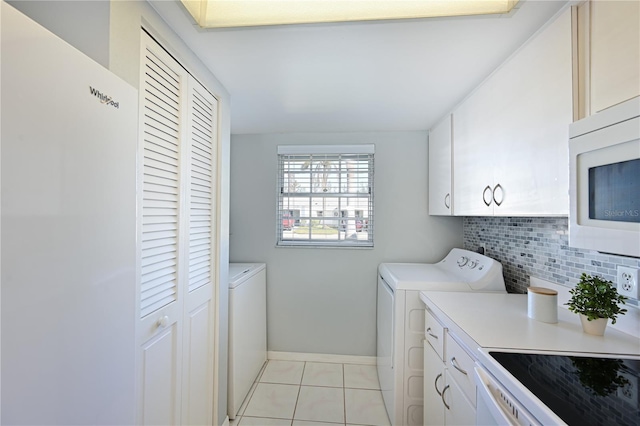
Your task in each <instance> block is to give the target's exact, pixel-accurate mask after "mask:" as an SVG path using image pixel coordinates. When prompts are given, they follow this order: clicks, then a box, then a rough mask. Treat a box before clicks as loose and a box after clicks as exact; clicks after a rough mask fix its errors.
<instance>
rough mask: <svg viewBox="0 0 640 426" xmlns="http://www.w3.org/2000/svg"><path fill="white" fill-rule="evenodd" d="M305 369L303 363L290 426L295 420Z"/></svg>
mask: <svg viewBox="0 0 640 426" xmlns="http://www.w3.org/2000/svg"><path fill="white" fill-rule="evenodd" d="M306 369H307V363H306V361H305V363H304V365H303V366H302V374H301V375H300V383H299V384H298V395H297V396H296V405H294V406H293V414H291V426H293V421H294V419H295V418H296V410H297V409H298V402H300V392H301V391H302V379H303V378H304V371H305V370H306Z"/></svg>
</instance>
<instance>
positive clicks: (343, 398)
mask: <svg viewBox="0 0 640 426" xmlns="http://www.w3.org/2000/svg"><path fill="white" fill-rule="evenodd" d="M345 374H346V373H345V371H344V364H342V401H343V404H344V424H345V426H346V425H347V391H346V386H347V378H346V377H345Z"/></svg>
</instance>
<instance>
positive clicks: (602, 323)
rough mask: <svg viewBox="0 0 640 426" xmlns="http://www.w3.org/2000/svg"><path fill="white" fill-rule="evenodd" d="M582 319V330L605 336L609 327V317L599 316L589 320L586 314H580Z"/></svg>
mask: <svg viewBox="0 0 640 426" xmlns="http://www.w3.org/2000/svg"><path fill="white" fill-rule="evenodd" d="M580 321H581V322H582V330H584V332H585V333H587V334H593V335H595V336H603V335H604V330H605V329H606V328H607V323H608V322H609V318H598V319H594V320H591V321H589V320H588V319H587V316H586V315H582V314H580Z"/></svg>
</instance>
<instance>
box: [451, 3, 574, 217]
mask: <svg viewBox="0 0 640 426" xmlns="http://www.w3.org/2000/svg"><path fill="white" fill-rule="evenodd" d="M572 99H573V98H572V61H571V11H570V10H569V9H567V10H566V11H565V12H564V13H563V14H561V15H560V16H559V17H558V18H557V19H556V20H555V21H554V22H552V23H550V24H549V25H548V26H547V27H546V28H544V29H543V30H542V31H541V32H540V33H538V34H537V35H536V36H535V37H534V38H532V39H531V40H529V41H528V42H527V43H526V44H525V45H524V46H523V47H522V48H521V49H520V50H519V51H518V52H516V53H515V54H514V55H513V56H512V57H511V58H510V59H509V60H507V61H506V62H505V63H504V64H503V65H502V66H501V67H500V68H499V69H498V70H497V71H496V72H495V73H494V74H493V75H492V76H491V77H489V78H488V79H487V80H486V81H485V82H484V83H483V84H482V85H481V86H480V87H479V88H478V89H477V90H476V91H475V92H474V94H473V95H472V96H470V97H469V98H468V99H467V100H466V101H465V102H464V103H463V104H462V105H461V106H460V107H459V108H458V109H457V110H456V111H455V112H454V115H455V120H454V131H453V139H454V144H453V146H454V149H453V155H454V167H453V172H454V194H455V196H456V200H455V202H456V206H455V214H456V215H502V216H514V215H516V216H520V215H533V216H536V215H566V214H568V210H569V198H568V194H567V188H568V160H569V159H568V150H567V143H568V142H567V141H568V138H569V131H568V129H569V124H570V123H571V122H572V119H573V112H572V107H573V106H572V102H573V101H572Z"/></svg>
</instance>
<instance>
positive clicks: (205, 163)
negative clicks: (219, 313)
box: [138, 32, 218, 425]
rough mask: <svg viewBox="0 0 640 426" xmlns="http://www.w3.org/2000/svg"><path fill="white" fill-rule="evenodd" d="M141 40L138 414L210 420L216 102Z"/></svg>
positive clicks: (157, 419)
mask: <svg viewBox="0 0 640 426" xmlns="http://www.w3.org/2000/svg"><path fill="white" fill-rule="evenodd" d="M142 39H143V47H142V72H141V90H140V93H141V117H142V118H141V123H142V124H141V126H142V129H141V132H142V143H141V145H142V148H141V149H142V154H141V156H140V160H141V169H142V173H141V178H140V179H141V185H142V191H141V198H140V200H139V202H140V205H141V206H142V207H141V212H142V217H141V223H140V228H141V231H140V232H141V234H140V241H141V243H140V244H141V247H140V250H139V252H140V254H141V256H140V259H141V260H140V277H141V282H140V292H139V293H140V299H139V300H140V323H139V325H140V328H139V333H138V338H139V340H138V343H139V348H140V351H139V352H140V355H139V362H140V368H139V374H140V376H139V383H140V390H141V392H140V400H139V407H140V410H139V411H140V414H139V419H138V420H139V422H140V423H141V424H183V425H188V424H192V425H203V424H212V415H213V382H214V381H213V374H214V373H213V372H214V350H213V349H214V337H215V336H214V318H215V316H214V297H213V295H214V286H215V276H216V275H215V270H216V268H215V263H214V259H215V256H214V254H215V253H214V252H215V247H216V244H215V241H216V239H215V237H216V235H215V232H214V230H215V228H216V217H215V211H216V184H217V182H216V179H215V176H216V161H217V158H216V152H217V132H218V126H217V119H218V110H217V108H218V106H217V101H216V99H215V98H214V97H213V95H212V94H211V93H210V92H209V91H207V89H206V88H205V87H203V86H202V85H201V84H200V83H199V82H198V81H196V80H195V79H194V78H193V77H192V76H191V75H189V73H187V72H186V71H185V69H184V68H182V66H181V65H180V64H178V63H177V62H176V61H175V59H173V58H172V57H171V56H170V55H169V54H168V53H167V52H166V51H165V50H164V49H162V48H161V47H160V46H159V45H158V44H157V43H156V42H155V41H154V40H153V39H152V38H151V37H149V36H148V35H147V34H146V33H144V32H143V34H142Z"/></svg>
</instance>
